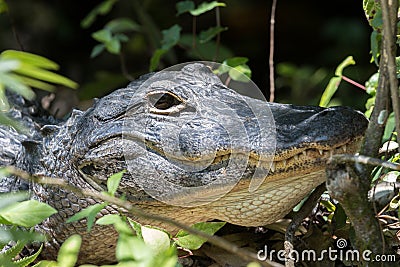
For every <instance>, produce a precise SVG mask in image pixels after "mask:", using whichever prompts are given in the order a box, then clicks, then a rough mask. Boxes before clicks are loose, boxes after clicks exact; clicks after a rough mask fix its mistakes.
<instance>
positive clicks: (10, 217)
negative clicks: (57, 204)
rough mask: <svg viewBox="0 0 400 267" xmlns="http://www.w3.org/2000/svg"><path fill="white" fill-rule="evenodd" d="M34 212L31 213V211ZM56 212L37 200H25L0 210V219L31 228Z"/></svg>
mask: <svg viewBox="0 0 400 267" xmlns="http://www.w3.org/2000/svg"><path fill="white" fill-rule="evenodd" d="M33 210H34V211H35V212H32V211H33ZM54 213H57V210H55V209H54V208H52V207H50V206H49V205H47V204H45V203H41V202H39V201H37V200H26V201H23V202H18V203H14V204H11V205H9V206H7V207H6V208H3V209H2V210H0V217H2V218H4V219H6V220H7V221H9V222H11V223H12V224H15V225H20V226H24V227H33V226H35V225H36V224H38V223H40V222H42V221H43V220H44V219H47V218H48V217H50V216H51V215H53V214H54Z"/></svg>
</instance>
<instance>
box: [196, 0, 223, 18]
mask: <svg viewBox="0 0 400 267" xmlns="http://www.w3.org/2000/svg"><path fill="white" fill-rule="evenodd" d="M225 6H226V4H225V3H222V2H217V1H212V2H210V3H207V2H203V3H201V4H200V5H199V6H198V7H197V8H196V9H193V10H190V14H192V15H193V16H198V15H201V14H203V13H206V12H207V11H210V10H212V9H214V8H216V7H225Z"/></svg>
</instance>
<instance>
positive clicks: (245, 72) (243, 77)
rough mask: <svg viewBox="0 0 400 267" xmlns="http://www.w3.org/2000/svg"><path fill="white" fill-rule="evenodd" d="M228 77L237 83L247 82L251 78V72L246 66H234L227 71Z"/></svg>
mask: <svg viewBox="0 0 400 267" xmlns="http://www.w3.org/2000/svg"><path fill="white" fill-rule="evenodd" d="M229 77H231V78H232V79H233V80H235V81H239V82H249V81H250V77H251V70H250V68H249V66H247V65H246V64H243V65H239V66H236V67H234V68H231V69H230V70H229Z"/></svg>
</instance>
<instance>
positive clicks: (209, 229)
mask: <svg viewBox="0 0 400 267" xmlns="http://www.w3.org/2000/svg"><path fill="white" fill-rule="evenodd" d="M224 225H225V222H201V223H196V224H194V225H193V226H192V227H193V228H195V229H197V230H200V231H202V232H205V233H207V234H210V235H213V234H215V233H216V232H217V231H218V230H219V229H221V228H222V227H223V226H224ZM174 241H175V242H176V243H177V244H178V245H179V246H181V247H183V248H186V249H192V250H196V249H199V248H200V247H201V246H202V245H203V244H204V243H205V242H206V241H207V240H206V239H204V238H202V237H199V236H196V235H192V234H189V233H188V232H186V231H183V230H181V231H179V232H178V234H177V235H176V237H175V238H174Z"/></svg>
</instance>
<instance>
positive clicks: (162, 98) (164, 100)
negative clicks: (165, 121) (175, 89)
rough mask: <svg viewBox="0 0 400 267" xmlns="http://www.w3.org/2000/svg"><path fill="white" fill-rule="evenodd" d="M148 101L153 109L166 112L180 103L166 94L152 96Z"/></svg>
mask: <svg viewBox="0 0 400 267" xmlns="http://www.w3.org/2000/svg"><path fill="white" fill-rule="evenodd" d="M149 99H150V102H151V103H154V104H153V106H154V107H155V108H157V109H161V110H166V109H169V108H171V107H173V106H177V105H179V104H181V103H182V101H180V100H179V99H178V98H176V97H175V96H173V95H171V94H168V93H159V94H152V95H150V96H149Z"/></svg>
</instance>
